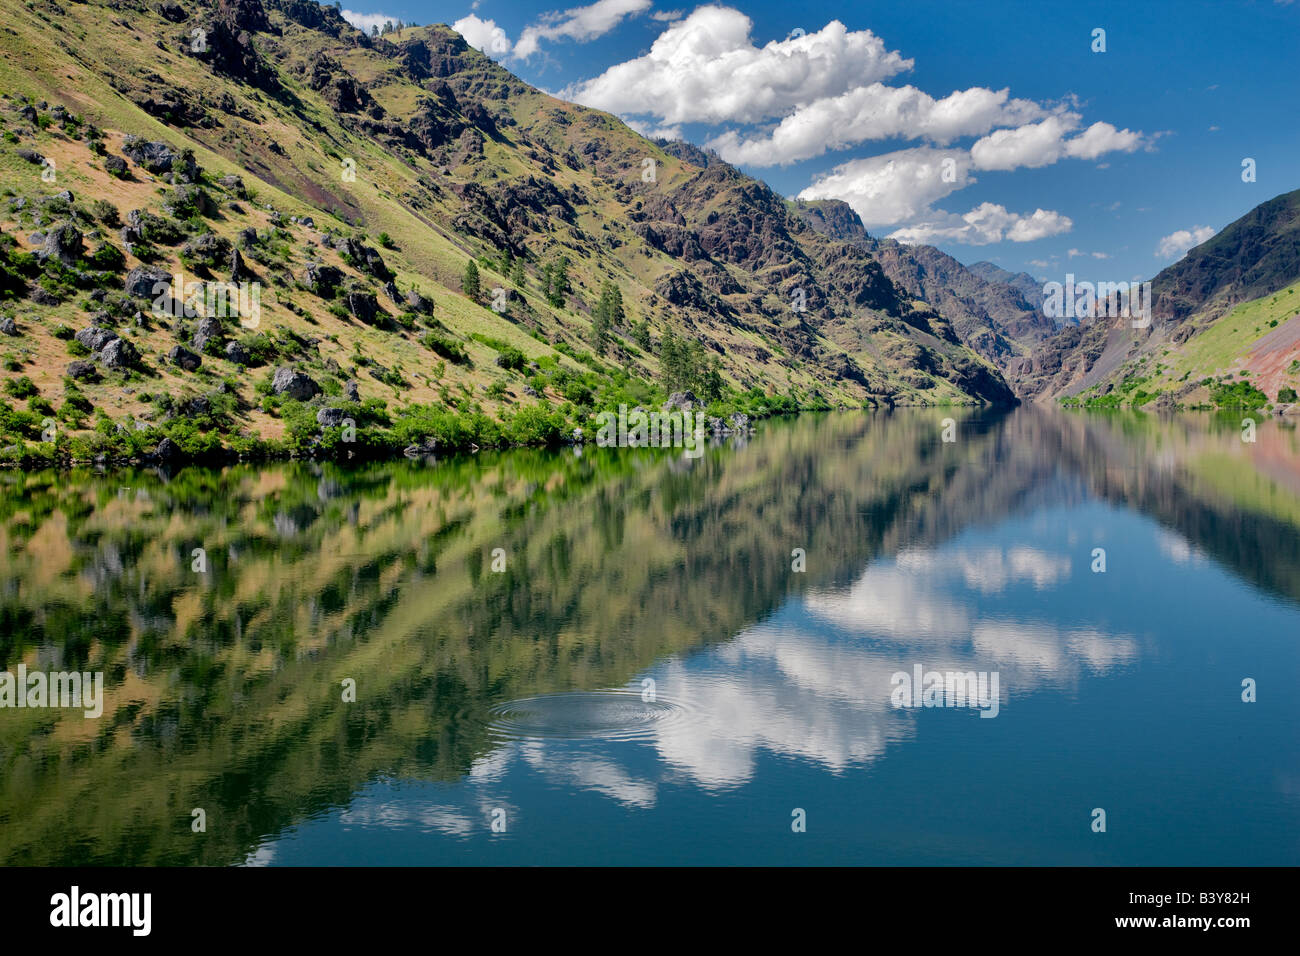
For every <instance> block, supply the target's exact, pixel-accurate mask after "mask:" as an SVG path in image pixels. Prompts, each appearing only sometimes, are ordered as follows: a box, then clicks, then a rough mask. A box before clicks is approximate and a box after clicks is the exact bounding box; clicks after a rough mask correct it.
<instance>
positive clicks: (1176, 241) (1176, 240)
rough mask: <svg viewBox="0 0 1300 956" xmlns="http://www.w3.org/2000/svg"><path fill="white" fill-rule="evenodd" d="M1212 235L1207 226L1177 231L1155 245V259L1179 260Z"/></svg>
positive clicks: (1210, 229) (1211, 230)
mask: <svg viewBox="0 0 1300 956" xmlns="http://www.w3.org/2000/svg"><path fill="white" fill-rule="evenodd" d="M1212 235H1214V230H1213V229H1212V228H1210V227H1209V226H1193V227H1192V228H1191V229H1179V230H1178V231H1177V232H1171V233H1170V234H1169V235H1167V236H1165V237H1164V238H1163V239H1161V240H1160V241H1159V242H1158V243H1156V258H1158V259H1181V258H1182V257H1183V256H1184V255H1186V253H1187V250H1189V249H1191V248H1193V247H1195V246H1199V245H1200V244H1201V243H1203V242H1204V241H1205V240H1206V239H1209V238H1210V237H1211V236H1212Z"/></svg>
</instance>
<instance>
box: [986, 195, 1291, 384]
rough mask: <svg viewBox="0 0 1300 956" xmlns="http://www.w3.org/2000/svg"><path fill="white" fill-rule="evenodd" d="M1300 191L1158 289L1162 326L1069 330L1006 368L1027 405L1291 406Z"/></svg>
mask: <svg viewBox="0 0 1300 956" xmlns="http://www.w3.org/2000/svg"><path fill="white" fill-rule="evenodd" d="M1297 288H1300V190H1297V191H1295V192H1290V193H1286V194H1283V195H1281V196H1277V197H1275V198H1274V199H1271V200H1269V201H1268V202H1265V203H1263V204H1261V205H1260V206H1257V207H1256V208H1255V209H1253V210H1251V211H1250V212H1249V213H1247V214H1246V215H1244V216H1242V217H1241V218H1240V219H1238V220H1236V221H1235V222H1233V223H1232V224H1231V225H1229V226H1227V227H1226V228H1224V229H1223V230H1222V231H1221V232H1219V233H1218V234H1217V235H1215V236H1214V237H1213V238H1211V239H1209V240H1208V241H1206V242H1204V243H1202V244H1201V245H1199V246H1197V247H1196V248H1194V249H1192V250H1191V251H1190V252H1188V253H1187V255H1186V256H1184V257H1183V258H1182V259H1180V260H1179V261H1178V262H1176V263H1174V264H1173V265H1171V266H1169V267H1168V268H1167V269H1164V270H1163V271H1162V272H1161V273H1160V274H1159V275H1157V276H1156V277H1155V278H1154V279H1153V280H1152V281H1151V298H1152V307H1151V323H1150V325H1149V327H1146V328H1134V327H1133V321H1132V319H1131V318H1126V317H1119V316H1116V317H1111V318H1099V319H1097V320H1095V321H1091V322H1086V323H1084V324H1083V325H1081V326H1078V327H1067V328H1065V329H1062V330H1061V331H1060V332H1059V333H1058V334H1057V335H1056V336H1054V337H1053V338H1051V339H1050V340H1048V341H1047V342H1045V343H1044V344H1043V345H1042V346H1041V347H1040V348H1038V349H1037V350H1035V351H1034V353H1033V354H1032V355H1031V356H1029V357H1027V358H1023V359H1017V360H1016V361H1014V362H1012V363H1010V364H1009V365H1008V366H1007V368H1006V373H1007V377H1008V379H1009V380H1010V381H1011V382H1012V383H1013V385H1014V387H1015V388H1016V392H1017V394H1019V395H1021V396H1022V397H1023V398H1026V399H1038V400H1057V399H1062V398H1065V399H1067V400H1068V401H1071V402H1079V403H1082V404H1089V405H1103V406H1119V405H1126V406H1130V405H1131V406H1135V407H1141V406H1143V405H1150V404H1154V405H1159V406H1162V407H1172V406H1176V405H1182V406H1211V407H1214V406H1217V407H1234V408H1236V407H1250V408H1262V407H1265V406H1269V405H1273V406H1277V407H1285V406H1290V405H1293V403H1294V402H1295V398H1294V391H1295V389H1297V388H1300V296H1297Z"/></svg>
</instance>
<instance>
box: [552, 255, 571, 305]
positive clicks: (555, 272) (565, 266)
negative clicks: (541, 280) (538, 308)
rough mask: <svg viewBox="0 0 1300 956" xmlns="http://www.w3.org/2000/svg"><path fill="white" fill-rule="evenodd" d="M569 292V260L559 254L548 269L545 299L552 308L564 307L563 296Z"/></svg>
mask: <svg viewBox="0 0 1300 956" xmlns="http://www.w3.org/2000/svg"><path fill="white" fill-rule="evenodd" d="M568 293H569V260H568V259H567V258H565V257H564V256H560V258H559V259H558V260H556V261H555V263H554V264H553V265H552V266H551V267H550V269H549V270H548V281H547V283H546V301H547V302H549V303H550V304H551V307H552V308H556V309H561V308H563V307H564V299H565V296H566V295H568Z"/></svg>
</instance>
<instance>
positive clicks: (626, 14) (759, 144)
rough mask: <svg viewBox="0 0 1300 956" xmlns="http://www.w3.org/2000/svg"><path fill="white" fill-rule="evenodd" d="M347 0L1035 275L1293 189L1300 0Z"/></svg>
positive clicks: (1146, 244) (1110, 268)
mask: <svg viewBox="0 0 1300 956" xmlns="http://www.w3.org/2000/svg"><path fill="white" fill-rule="evenodd" d="M368 2H369V3H370V4H371V5H363V3H362V0H354V2H353V3H345V4H343V6H344V9H345V10H347V11H348V13H347V14H346V15H347V16H348V17H349V19H352V20H353V22H358V23H366V22H370V21H367V20H366V19H365V17H366V16H367V15H379V17H381V18H382V19H389V18H392V19H397V18H401V19H403V20H405V21H408V22H414V23H420V24H426V23H449V24H453V25H457V28H458V29H460V30H461V32H462V33H464V34H465V35H466V38H467V39H469V40H470V42H471V43H473V44H474V45H475V46H478V47H480V48H483V49H485V51H486V52H489V53H490V54H491V55H493V56H494V57H495V58H496V59H498V60H500V61H501V62H502V63H503V64H504V65H505V66H507V67H508V68H509V69H510V70H511V71H513V72H514V73H516V74H517V75H519V76H520V77H522V78H523V79H524V80H526V81H528V82H530V83H532V84H534V85H536V86H539V87H541V88H543V89H545V90H547V91H549V92H552V93H555V94H557V95H561V96H564V97H565V98H566V99H573V100H576V101H578V102H583V103H586V104H588V105H592V106H596V107H599V108H601V109H606V110H609V111H610V112H613V113H616V114H618V115H619V116H621V117H623V118H624V119H625V120H628V121H629V122H631V123H632V124H633V125H634V126H636V127H637V128H638V129H641V130H642V131H650V130H655V131H661V132H667V133H669V134H670V135H673V136H679V137H680V138H683V139H686V140H688V141H690V142H693V143H697V144H700V145H712V146H713V148H715V149H717V150H718V151H719V152H720V153H722V155H723V156H724V158H726V159H728V160H730V161H732V162H734V163H735V164H736V165H737V166H739V167H740V168H742V169H744V170H745V171H746V172H748V173H750V174H751V175H754V176H757V177H759V178H761V179H763V180H765V181H766V182H768V183H769V184H771V186H772V187H773V188H775V189H776V190H777V191H778V192H780V193H782V194H783V195H787V196H796V195H800V194H802V195H805V196H809V197H819V196H834V197H836V198H841V199H844V200H845V201H847V202H849V203H850V204H851V205H853V206H854V208H855V209H857V210H858V212H859V214H860V215H862V217H863V219H864V220H865V221H866V223H867V228H868V230H869V231H870V232H871V233H872V234H873V235H878V236H888V235H892V236H894V237H896V238H899V239H902V240H904V241H908V240H910V241H924V242H929V243H931V244H933V245H936V246H938V247H940V248H941V249H943V250H944V251H946V252H948V253H950V254H952V255H954V256H955V257H956V258H958V259H959V260H961V261H962V262H966V263H970V262H974V261H977V260H980V259H988V260H990V261H993V262H996V263H997V264H998V265H1001V266H1002V267H1004V268H1007V269H1011V270H1013V271H1020V270H1024V271H1026V272H1029V273H1031V274H1033V275H1035V276H1038V277H1040V278H1044V279H1060V278H1061V277H1063V276H1064V274H1065V273H1067V272H1073V273H1074V274H1075V275H1076V276H1078V277H1079V278H1080V279H1090V280H1094V281H1121V280H1133V279H1145V278H1150V277H1151V276H1153V275H1154V274H1155V273H1156V272H1157V271H1159V270H1160V269H1161V268H1163V267H1164V266H1165V265H1168V264H1169V263H1170V262H1173V261H1175V260H1176V259H1177V258H1178V257H1179V256H1181V255H1182V253H1183V252H1184V251H1185V250H1186V249H1187V248H1188V247H1190V245H1192V244H1194V242H1196V241H1204V239H1205V238H1208V237H1209V236H1210V235H1212V234H1213V232H1215V231H1217V230H1219V229H1221V228H1223V227H1224V226H1225V225H1227V224H1228V223H1230V222H1232V221H1233V220H1234V219H1236V218H1238V217H1239V216H1241V215H1242V214H1244V213H1245V212H1247V211H1248V210H1250V209H1251V208H1252V207H1254V206H1256V205H1258V204H1259V203H1261V202H1263V201H1264V200H1266V199H1269V198H1272V197H1273V196H1276V195H1278V194H1279V193H1283V192H1287V191H1289V190H1292V189H1295V188H1297V187H1300V122H1297V119H1298V118H1300V117H1298V116H1297V113H1298V109H1297V106H1298V104H1300V79H1298V78H1297V72H1296V60H1297V52H1298V48H1297V41H1300V0H1287V2H1282V0H1240V2H1235V3H1234V2H1220V3H1214V2H1193V0H1177V2H1146V3H1143V4H1133V3H1132V2H1125V3H1119V2H1113V3H1112V2H1095V3H1070V4H1065V3H1059V4H1058V3H1052V2H1042V0H1038V2H1019V0H1013V2H1008V0H1003V2H999V3H996V4H994V3H988V2H951V0H950V2H944V3H940V2H931V0H909V2H907V3H891V4H884V3H880V4H871V3H861V2H848V0H821V2H818V3H806V2H800V0H780V2H777V0H734V2H722V3H717V4H711V5H700V4H691V3H684V2H666V0H594V2H591V3H587V4H581V3H579V4H574V5H571V6H564V5H558V6H555V7H550V6H546V5H544V4H538V3H522V2H515V0H478V2H472V0H465V2H463V3H456V2H451V3H442V2H439V3H429V2H420V0H368ZM1097 29H1102V30H1105V38H1104V39H1105V52H1094V49H1093V47H1094V46H1096V45H1099V44H1098V40H1097V38H1096V37H1095V35H1094V31H1095V30H1097ZM1247 158H1249V159H1253V160H1254V172H1255V181H1254V182H1244V181H1243V166H1242V163H1243V161H1244V160H1245V159H1247ZM945 161H947V162H945Z"/></svg>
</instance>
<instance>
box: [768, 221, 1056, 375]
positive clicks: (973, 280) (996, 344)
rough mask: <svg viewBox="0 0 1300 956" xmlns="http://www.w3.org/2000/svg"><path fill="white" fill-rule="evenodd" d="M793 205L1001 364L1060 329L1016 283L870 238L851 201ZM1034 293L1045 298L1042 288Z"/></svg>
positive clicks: (918, 248)
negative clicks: (852, 246) (867, 257)
mask: <svg viewBox="0 0 1300 956" xmlns="http://www.w3.org/2000/svg"><path fill="white" fill-rule="evenodd" d="M792 207H793V209H794V211H795V212H796V213H797V214H798V215H799V216H801V217H802V218H803V219H804V220H805V221H806V222H807V223H808V224H809V225H810V226H812V228H813V229H814V230H815V231H817V232H819V233H821V234H822V235H825V236H829V237H831V238H833V239H838V240H841V241H843V242H853V243H857V244H858V245H860V246H861V247H862V248H864V249H866V250H867V251H868V252H870V253H871V255H872V257H873V258H874V259H875V260H876V261H877V262H879V263H880V266H881V268H882V269H883V270H884V272H885V275H887V276H888V277H889V278H890V280H891V281H892V282H893V283H894V284H895V285H896V286H898V287H899V288H900V289H902V290H904V291H905V292H906V293H907V294H908V295H910V296H911V297H912V298H913V299H916V300H920V301H924V302H926V303H928V304H929V305H930V306H931V307H933V308H934V309H936V310H937V311H938V312H939V313H941V314H942V315H943V316H945V317H946V318H947V319H948V321H949V322H951V323H952V327H953V329H954V330H955V331H956V332H957V335H958V337H959V338H960V339H961V340H962V342H964V343H966V344H967V345H969V346H970V347H971V348H973V349H974V350H975V351H977V352H979V354H980V355H982V356H984V357H985V358H986V359H988V360H989V361H991V362H993V363H994V364H995V365H998V366H999V367H1002V366H1003V365H1004V364H1005V363H1006V362H1007V361H1008V360H1009V359H1010V358H1012V357H1013V356H1017V355H1027V354H1028V353H1029V351H1030V350H1031V349H1032V347H1033V346H1035V345H1037V344H1038V343H1040V342H1042V341H1044V340H1045V339H1047V338H1048V337H1049V336H1050V335H1051V334H1052V333H1053V332H1054V331H1055V330H1056V326H1055V323H1053V322H1052V320H1051V319H1048V318H1047V317H1046V316H1045V315H1044V314H1043V312H1042V310H1041V309H1037V308H1035V307H1034V306H1033V305H1032V303H1033V302H1034V301H1036V299H1035V298H1033V297H1028V298H1027V297H1026V296H1025V294H1024V292H1023V291H1022V290H1021V289H1020V288H1019V287H1018V286H1016V285H1015V284H1013V283H1010V282H1007V281H1004V280H1002V279H1001V278H986V277H984V276H982V275H979V274H978V273H976V272H975V271H974V270H973V269H968V268H967V267H966V266H963V265H962V264H961V263H960V262H958V261H957V260H956V259H954V258H953V257H952V256H950V255H947V254H946V253H944V252H941V251H939V250H938V249H936V248H935V247H934V246H927V245H905V244H903V243H900V242H897V241H896V240H893V239H877V238H874V237H872V236H869V235H868V234H867V231H866V229H865V228H864V227H863V225H862V221H861V220H860V219H859V218H858V215H857V213H855V212H854V211H853V209H852V208H851V207H850V206H849V205H848V203H845V202H843V201H841V200H838V199H825V200H812V201H808V200H796V201H794V203H793V204H792ZM985 265H990V264H989V263H985ZM993 268H994V269H996V268H997V267H996V266H994V267H993ZM999 271H1001V270H999ZM1005 274H1006V275H1007V276H1009V277H1011V278H1016V277H1014V276H1012V274H1011V273H1005ZM1025 278H1029V279H1030V282H1033V280H1032V278H1030V277H1028V276H1026V277H1025ZM1035 294H1036V295H1037V297H1038V298H1041V296H1042V291H1041V288H1039V289H1038V290H1037V292H1036V293H1035Z"/></svg>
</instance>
